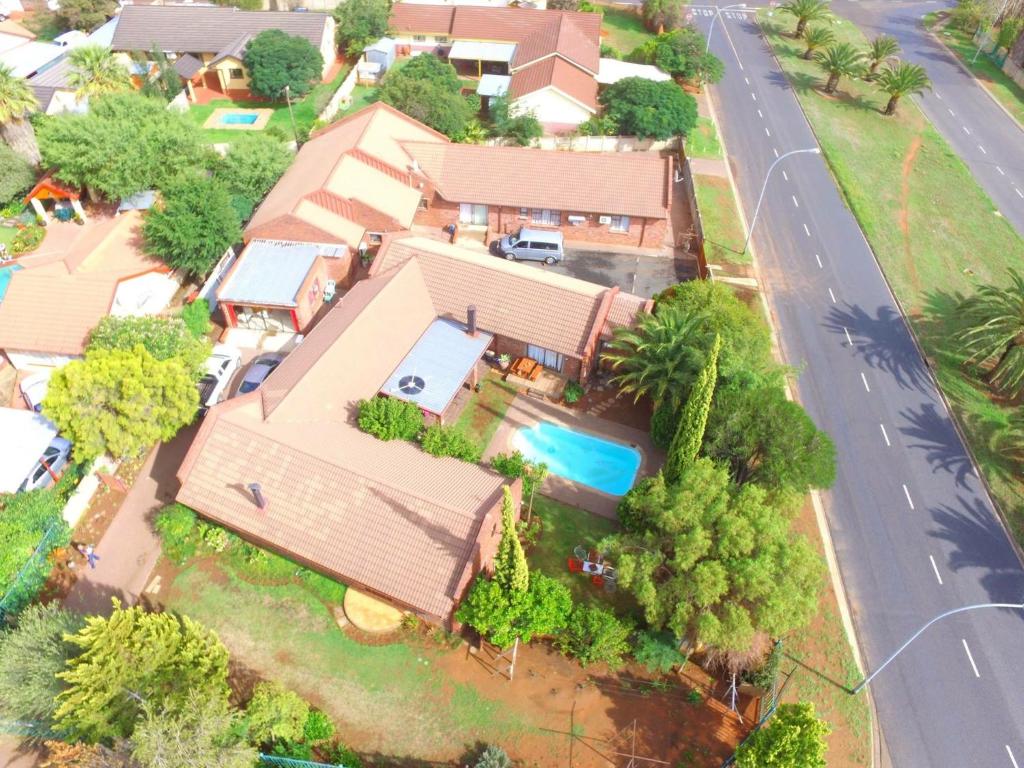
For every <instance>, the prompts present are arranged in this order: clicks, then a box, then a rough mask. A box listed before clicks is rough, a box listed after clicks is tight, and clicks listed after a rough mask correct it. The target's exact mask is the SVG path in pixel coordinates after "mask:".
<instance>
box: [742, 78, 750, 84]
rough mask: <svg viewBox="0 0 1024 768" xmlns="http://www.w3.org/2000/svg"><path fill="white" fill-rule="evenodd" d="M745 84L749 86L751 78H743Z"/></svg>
mask: <svg viewBox="0 0 1024 768" xmlns="http://www.w3.org/2000/svg"><path fill="white" fill-rule="evenodd" d="M743 82H744V83H746V84H747V85H750V78H749V77H744V78H743Z"/></svg>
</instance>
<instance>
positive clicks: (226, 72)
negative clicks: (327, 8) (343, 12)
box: [110, 5, 337, 102]
mask: <svg viewBox="0 0 1024 768" xmlns="http://www.w3.org/2000/svg"><path fill="white" fill-rule="evenodd" d="M334 26H335V25H334V19H333V18H331V16H330V15H328V14H326V13H314V12H306V13H289V12H285V11H242V10H239V9H238V8H230V7H218V6H205V5H125V6H124V7H123V8H122V9H121V13H120V16H119V19H118V23H117V28H116V30H115V31H114V36H113V39H112V40H111V44H110V47H111V50H113V51H115V52H118V53H122V54H124V56H125V57H128V56H130V54H132V53H133V52H142V53H148V52H149V51H151V50H152V49H153V47H154V46H155V47H156V48H158V49H159V50H161V51H163V52H164V53H165V54H167V57H168V59H170V60H171V61H172V64H173V66H174V69H175V71H176V72H177V73H178V74H179V75H181V77H182V79H183V80H184V82H185V87H186V90H187V91H188V96H189V99H190V100H192V101H200V102H206V101H209V100H210V99H211V98H231V99H247V98H251V97H252V94H251V93H250V91H249V74H248V72H246V70H245V64H244V62H243V61H242V58H243V56H244V55H245V47H246V46H247V45H248V43H249V41H250V40H251V39H252V38H253V37H255V36H256V35H258V34H259V33H260V32H264V31H266V30H268V29H279V30H281V31H282V32H285V33H287V34H289V35H293V36H296V37H304V38H306V39H307V40H309V42H310V43H311V44H312V45H313V47H314V48H316V49H317V50H319V51H320V53H321V54H322V55H323V57H324V69H323V73H322V77H323V78H324V79H327V78H328V77H329V74H330V72H331V71H332V68H333V67H334V66H335V62H336V59H337V56H336V48H335V43H334Z"/></svg>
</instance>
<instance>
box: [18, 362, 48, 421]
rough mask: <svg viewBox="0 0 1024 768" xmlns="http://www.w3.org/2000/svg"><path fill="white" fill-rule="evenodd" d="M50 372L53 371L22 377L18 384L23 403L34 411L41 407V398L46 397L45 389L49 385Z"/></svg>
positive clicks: (37, 411) (39, 409)
mask: <svg viewBox="0 0 1024 768" xmlns="http://www.w3.org/2000/svg"><path fill="white" fill-rule="evenodd" d="M52 374H53V371H44V372H42V373H33V374H32V375H31V376H27V377H26V378H25V379H23V380H22V382H21V384H20V385H19V388H20V389H21V397H22V399H23V400H24V401H25V405H27V406H28V407H29V408H31V409H32V410H33V411H35V412H36V413H39V411H41V410H42V408H43V398H44V397H46V391H47V389H49V387H50V376H51V375H52Z"/></svg>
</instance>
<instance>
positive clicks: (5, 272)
mask: <svg viewBox="0 0 1024 768" xmlns="http://www.w3.org/2000/svg"><path fill="white" fill-rule="evenodd" d="M19 269H21V265H20V264H12V265H11V266H9V267H0V301H3V298H4V294H5V293H7V284H8V283H10V282H11V277H12V276H13V275H14V273H15V272H17V271H18V270H19Z"/></svg>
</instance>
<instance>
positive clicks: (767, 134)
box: [764, 128, 772, 139]
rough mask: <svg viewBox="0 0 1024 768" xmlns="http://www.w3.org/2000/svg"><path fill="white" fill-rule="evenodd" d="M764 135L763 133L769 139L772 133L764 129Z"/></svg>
mask: <svg viewBox="0 0 1024 768" xmlns="http://www.w3.org/2000/svg"><path fill="white" fill-rule="evenodd" d="M764 133H765V136H767V137H768V138H769V139H770V138H771V137H772V132H771V131H769V130H768V129H767V128H765V129H764Z"/></svg>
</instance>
